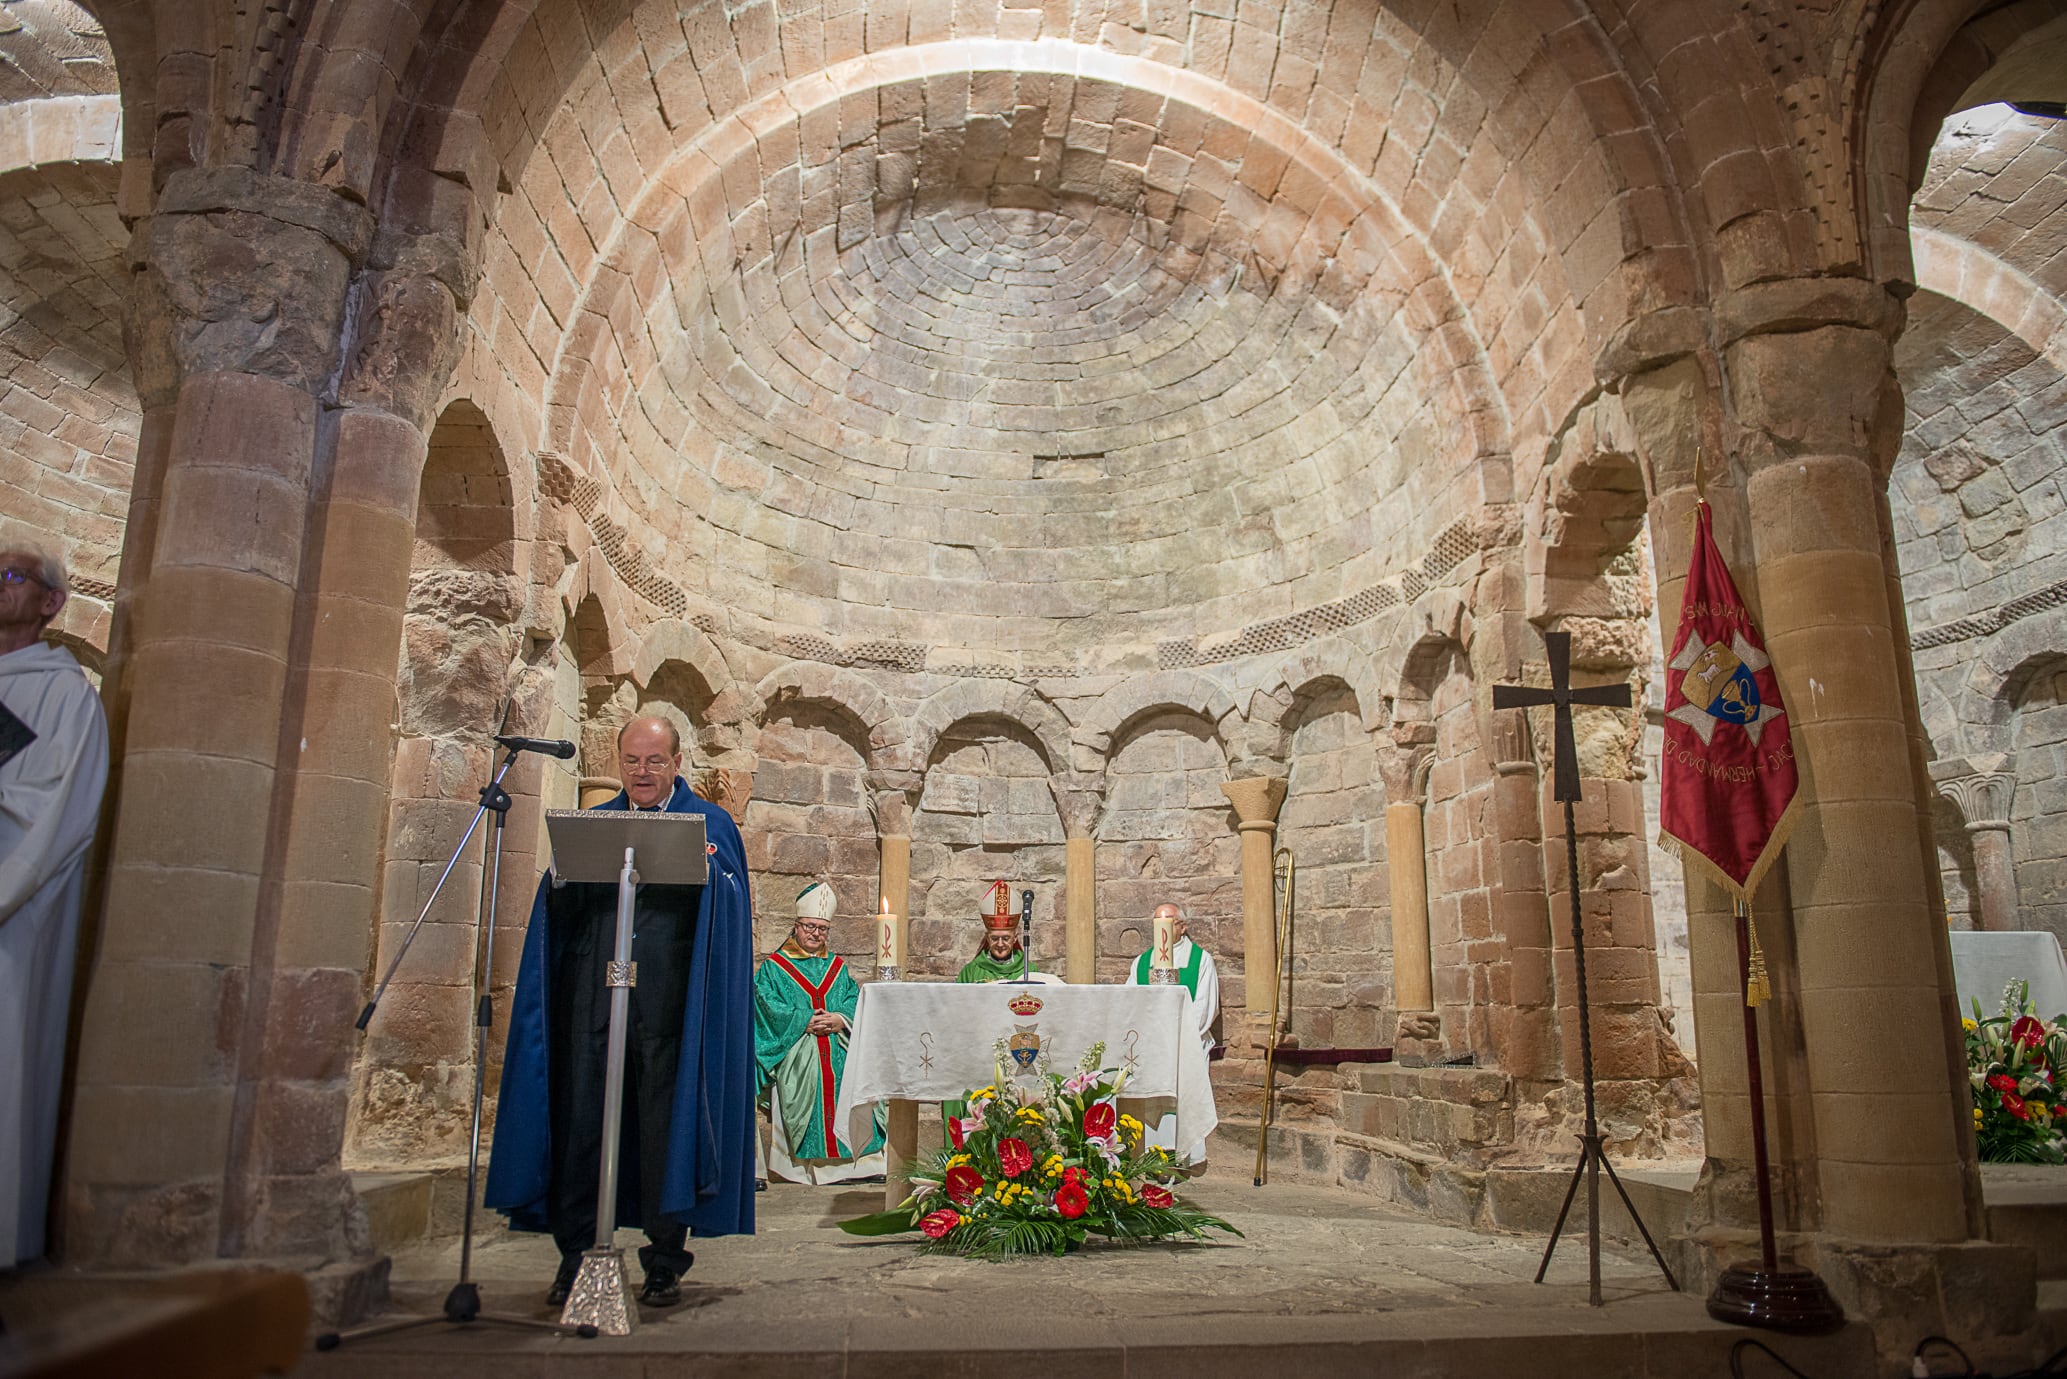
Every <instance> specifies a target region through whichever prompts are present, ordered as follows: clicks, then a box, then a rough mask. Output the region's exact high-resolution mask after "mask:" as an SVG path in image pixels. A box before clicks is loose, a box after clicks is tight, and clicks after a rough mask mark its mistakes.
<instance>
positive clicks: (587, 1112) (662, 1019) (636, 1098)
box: [547, 886, 697, 1274]
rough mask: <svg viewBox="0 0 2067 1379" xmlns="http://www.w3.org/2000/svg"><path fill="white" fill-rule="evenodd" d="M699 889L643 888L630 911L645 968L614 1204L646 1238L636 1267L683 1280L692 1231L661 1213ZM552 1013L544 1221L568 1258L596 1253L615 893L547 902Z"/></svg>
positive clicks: (568, 890) (635, 948) (629, 1046)
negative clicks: (549, 1179) (607, 973)
mask: <svg viewBox="0 0 2067 1379" xmlns="http://www.w3.org/2000/svg"><path fill="white" fill-rule="evenodd" d="M696 897H697V891H696V888H694V887H672V886H648V887H642V888H641V889H640V892H639V896H638V900H637V904H636V907H635V909H634V911H633V935H634V936H633V939H632V958H633V961H635V962H636V963H637V964H638V978H637V985H635V986H634V987H633V988H632V989H631V1000H630V1002H629V1006H630V1009H629V1011H628V1017H629V1018H628V1019H627V1021H626V1028H625V1041H624V1054H625V1058H624V1100H623V1102H622V1105H621V1112H620V1120H619V1124H620V1126H621V1130H620V1137H619V1149H618V1202H619V1204H620V1205H621V1206H622V1207H625V1208H628V1210H623V1211H620V1213H619V1219H622V1218H623V1217H624V1216H627V1215H629V1216H632V1217H634V1218H635V1219H637V1221H638V1223H639V1226H640V1228H641V1229H642V1230H644V1231H645V1233H646V1239H647V1242H648V1243H647V1244H646V1245H645V1246H644V1247H643V1248H641V1249H640V1251H639V1263H640V1264H641V1265H642V1266H643V1267H644V1268H645V1269H646V1270H647V1271H648V1272H651V1271H652V1270H654V1269H667V1270H670V1271H672V1272H674V1273H677V1274H679V1273H682V1272H684V1271H685V1270H687V1269H688V1267H689V1263H690V1254H689V1251H688V1250H687V1249H686V1248H685V1246H686V1245H687V1243H688V1235H689V1228H688V1227H687V1226H686V1225H684V1224H683V1223H682V1222H680V1221H677V1220H675V1219H674V1218H673V1217H671V1216H669V1215H668V1214H667V1213H665V1212H663V1211H662V1210H661V1209H660V1200H661V1182H662V1179H663V1178H664V1177H665V1176H666V1173H667V1149H668V1130H669V1125H670V1122H671V1121H672V1119H673V1115H674V1103H675V1071H676V1067H677V1065H678V1064H679V1062H680V1059H681V1051H682V1004H683V1001H684V1000H685V999H686V997H687V991H688V975H689V955H690V952H691V951H692V942H693V939H694V935H695V924H696V907H695V900H696ZM547 905H548V907H549V910H550V913H551V923H552V945H551V948H552V951H551V953H550V955H549V956H550V959H551V962H552V977H551V979H550V981H549V983H548V990H549V992H550V994H551V1005H552V1009H551V1011H550V1012H549V1018H550V1019H551V1021H552V1028H551V1035H550V1038H551V1044H550V1049H549V1057H550V1059H551V1074H550V1085H551V1088H552V1100H553V1105H552V1108H551V1112H552V1124H553V1159H552V1184H551V1188H550V1195H549V1196H548V1198H547V1217H548V1221H549V1224H550V1225H551V1226H552V1230H553V1241H554V1243H556V1244H557V1245H558V1246H559V1247H560V1253H561V1255H562V1257H563V1258H574V1257H578V1256H579V1255H580V1254H581V1252H582V1251H583V1250H586V1249H590V1248H592V1247H593V1246H594V1245H595V1243H596V1190H597V1186H598V1179H599V1175H600V1173H601V1170H602V1154H603V1083H604V1076H605V1071H606V1064H607V1060H608V1056H609V1041H610V991H609V988H608V987H607V986H606V985H605V969H606V966H607V964H608V963H609V961H610V957H611V954H612V951H613V949H614V947H615V943H616V924H617V891H616V888H615V887H611V886H566V887H562V888H561V889H560V890H559V891H556V892H554V893H552V894H551V896H550V897H549V898H548V901H547Z"/></svg>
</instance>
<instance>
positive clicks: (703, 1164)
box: [484, 776, 754, 1236]
mask: <svg viewBox="0 0 2067 1379" xmlns="http://www.w3.org/2000/svg"><path fill="white" fill-rule="evenodd" d="M630 807H631V802H630V800H629V799H627V798H626V797H625V795H624V794H623V793H622V792H620V793H619V794H618V795H617V796H616V798H614V799H612V800H610V801H609V802H608V803H606V804H602V805H598V806H597V808H599V809H628V808H630ZM667 812H668V813H670V814H701V815H703V818H704V830H705V835H706V838H707V839H708V841H709V843H710V844H711V847H712V851H711V856H710V880H709V881H708V882H707V883H706V884H705V885H704V886H703V888H702V892H703V893H702V897H701V899H700V900H699V901H698V902H697V925H696V939H695V943H694V946H693V949H692V953H691V959H690V961H691V966H690V970H689V996H688V999H687V1000H686V1001H685V1002H684V1003H683V1010H682V1053H681V1062H680V1063H678V1064H677V1065H676V1073H675V1108H674V1118H673V1121H672V1123H671V1125H670V1126H669V1129H668V1163H667V1174H666V1177H665V1178H664V1179H663V1181H662V1186H661V1194H660V1209H661V1210H662V1211H664V1212H666V1213H668V1214H669V1215H670V1216H673V1217H674V1218H675V1219H676V1220H678V1221H681V1222H684V1223H685V1224H687V1225H688V1227H689V1229H690V1231H691V1233H692V1234H695V1235H706V1236H708V1235H751V1234H753V1230H754V1139H753V1137H754V1120H753V1115H754V1030H753V1025H754V994H753V981H754V960H753V905H752V901H751V898H750V895H749V892H748V890H747V873H746V850H745V848H744V847H743V846H742V845H741V844H740V840H739V829H738V828H737V827H736V826H734V824H733V822H732V816H731V815H729V814H727V813H726V812H725V811H724V810H723V809H720V808H719V807H718V806H717V805H714V804H711V803H709V802H708V801H706V800H703V799H701V798H699V797H698V796H697V795H696V794H695V792H694V791H692V790H690V788H689V786H688V783H687V782H685V781H684V780H683V779H682V778H681V777H680V776H677V777H675V793H674V794H673V795H672V796H671V797H669V799H668V802H667ZM552 879H553V878H552V873H551V872H547V873H546V874H545V877H544V878H543V879H542V880H540V882H539V883H538V898H537V899H536V900H535V901H534V902H533V903H532V906H531V924H530V927H529V928H528V929H527V930H526V931H525V934H524V957H523V962H522V964H521V965H520V966H519V967H518V969H517V991H516V996H515V998H514V999H513V1000H512V1001H511V1004H510V1024H509V1044H508V1046H507V1049H506V1050H505V1052H504V1055H503V1062H502V1087H501V1091H500V1092H499V1093H498V1099H497V1101H496V1120H495V1145H494V1149H493V1151H492V1153H491V1156H490V1158H489V1162H488V1187H487V1191H486V1193H485V1194H484V1199H485V1204H486V1205H487V1206H488V1207H489V1208H491V1209H492V1210H495V1211H499V1212H502V1213H504V1214H505V1215H507V1216H508V1217H509V1219H510V1226H511V1228H512V1229H515V1230H520V1231H544V1230H549V1229H551V1227H550V1226H548V1224H547V1222H546V1190H547V1186H548V1181H549V1179H550V1176H551V1173H552V1135H553V1126H552V1124H551V1114H552V1113H551V1106H552V1098H551V1097H550V1095H549V1094H548V1088H547V1086H546V1081H547V1077H548V1070H549V1067H550V1064H549V1063H548V1061H547V1058H546V1041H547V1038H548V1034H547V1031H546V1011H547V1009H548V1006H547V1002H546V981H547V979H548V972H547V967H548V964H547V962H546V953H547V944H546V938H547V934H546V929H547V927H548V925H549V923H550V920H549V919H548V917H547V907H546V892H547V888H548V887H550V886H551V885H552ZM636 1192H637V1184H636V1183H628V1184H624V1185H623V1187H622V1188H621V1190H620V1192H619V1194H618V1203H617V1224H618V1225H620V1226H631V1227H637V1226H638V1225H640V1224H641V1223H640V1220H639V1215H638V1213H637V1212H636V1211H634V1210H629V1209H628V1208H629V1207H630V1206H631V1205H632V1198H633V1197H634V1195H635V1194H636Z"/></svg>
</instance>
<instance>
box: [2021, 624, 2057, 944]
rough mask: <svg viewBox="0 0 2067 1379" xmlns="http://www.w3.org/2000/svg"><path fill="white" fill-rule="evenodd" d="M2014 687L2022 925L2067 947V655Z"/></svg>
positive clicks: (2052, 659)
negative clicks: (2049, 933) (2045, 932)
mask: <svg viewBox="0 0 2067 1379" xmlns="http://www.w3.org/2000/svg"><path fill="white" fill-rule="evenodd" d="M2012 684H2013V685H2014V693H2015V696H2016V697H2015V699H2014V701H2013V702H2014V703H2015V705H2016V713H2015V717H2014V718H2013V720H2012V733H2011V739H2010V740H2011V743H2012V746H2013V749H2014V750H2015V752H2016V762H2017V785H2016V790H2015V793H2014V794H2012V795H2011V797H2010V852H2011V855H2012V856H2013V857H2014V858H2015V859H2016V875H2017V897H2016V898H2017V924H2018V927H2019V928H2023V929H2049V930H2051V931H2052V932H2053V933H2054V934H2055V935H2057V936H2059V938H2060V940H2061V942H2062V943H2063V944H2067V656H2051V657H2047V658H2046V659H2045V660H2043V661H2041V662H2040V663H2038V664H2037V665H2035V666H2033V667H2032V668H2031V669H2030V670H2029V671H2027V672H2026V673H2025V674H2023V675H2021V676H2019V677H2017V678H2016V679H2015V680H2014V681H2013V682H2012Z"/></svg>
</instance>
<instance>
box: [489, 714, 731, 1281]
mask: <svg viewBox="0 0 2067 1379" xmlns="http://www.w3.org/2000/svg"><path fill="white" fill-rule="evenodd" d="M617 751H618V766H619V769H620V771H621V772H622V773H623V776H624V785H625V788H624V791H623V792H622V793H620V794H619V795H617V796H616V797H615V798H614V799H611V800H610V801H608V802H607V803H605V804H603V805H600V806H598V807H599V808H602V809H655V810H660V809H664V810H666V811H667V812H668V813H670V814H690V813H693V814H701V815H702V816H703V819H704V829H705V835H706V838H707V840H708V844H709V850H710V879H709V880H708V881H707V882H706V883H705V884H704V885H701V886H659V885H654V886H641V887H639V890H638V896H637V899H636V901H635V903H634V910H633V939H632V959H633V961H634V962H636V963H637V964H638V974H639V975H638V981H637V983H636V984H635V985H634V986H633V987H632V988H631V1001H630V1012H629V1019H628V1021H627V1025H626V1031H625V1078H624V1101H623V1104H622V1110H621V1115H622V1117H623V1121H622V1124H623V1133H622V1138H621V1141H620V1144H621V1151H620V1157H619V1161H618V1162H619V1172H618V1179H617V1202H616V1203H615V1207H616V1218H615V1219H616V1224H617V1225H618V1226H620V1227H622V1226H637V1227H639V1228H640V1229H642V1230H644V1231H645V1233H646V1238H647V1241H648V1243H647V1244H646V1245H645V1246H644V1247H643V1248H641V1249H640V1251H639V1262H640V1264H641V1265H642V1266H643V1267H644V1269H645V1271H646V1282H645V1287H644V1288H643V1289H641V1291H640V1294H639V1300H640V1301H641V1302H645V1303H648V1304H651V1305H654V1306H662V1307H664V1306H668V1305H670V1304H673V1303H675V1302H679V1301H680V1300H681V1296H682V1292H681V1284H680V1279H681V1276H682V1274H683V1273H684V1272H686V1271H687V1270H688V1268H689V1266H690V1265H691V1264H693V1263H694V1262H695V1256H694V1255H693V1254H691V1253H690V1252H689V1251H688V1250H687V1249H686V1248H685V1246H686V1244H687V1241H688V1235H689V1232H690V1231H692V1230H693V1231H694V1232H695V1233H696V1234H697V1235H700V1236H712V1235H750V1234H752V1232H753V1229H754V1194H753V1187H754V1137H755V1130H754V1119H753V1115H754V1110H753V1107H754V1041H753V913H752V905H751V900H750V897H749V892H748V889H747V872H746V854H745V851H744V849H743V848H742V846H741V844H740V839H739V830H738V828H736V827H735V826H734V825H733V823H732V819H731V817H730V816H729V815H727V814H726V813H725V811H724V810H723V809H720V808H719V807H718V806H716V805H714V804H711V803H709V802H708V801H706V800H703V799H701V798H699V797H698V796H697V795H696V794H695V792H694V791H692V790H690V788H689V786H688V784H687V783H686V782H685V781H684V780H683V779H682V778H681V776H680V774H679V772H680V770H681V766H682V742H681V736H680V734H679V733H678V732H677V731H676V730H675V727H674V725H673V724H671V723H669V722H668V721H667V720H666V719H662V718H638V719H634V720H633V721H632V722H630V723H627V724H626V725H625V726H624V729H623V731H621V732H620V733H619V734H618V737H617ZM616 929H617V887H616V886H615V885H596V884H576V883H568V884H556V883H555V882H554V879H553V874H552V873H551V872H550V871H548V872H547V873H546V875H545V877H544V879H543V880H541V881H540V882H539V886H538V898H537V900H536V901H535V902H534V903H533V905H532V907H531V923H530V927H529V929H528V930H527V931H526V933H525V935H524V956H523V961H522V964H521V965H520V966H519V968H518V970H517V991H516V997H515V999H514V1000H513V1001H512V1003H511V1008H510V1026H509V1045H508V1048H507V1051H506V1053H505V1054H504V1057H503V1065H502V1088H501V1092H500V1094H499V1098H498V1100H497V1103H496V1107H497V1116H496V1125H495V1145H494V1150H493V1153H492V1155H491V1157H490V1160H489V1168H488V1187H487V1192H486V1194H485V1198H486V1202H487V1205H488V1206H489V1207H491V1208H493V1209H494V1210H496V1211H500V1212H503V1213H505V1214H506V1215H507V1216H508V1217H509V1219H510V1225H511V1227H512V1228H514V1229H516V1230H528V1231H551V1232H552V1235H553V1239H554V1242H555V1243H557V1244H558V1245H559V1247H560V1271H559V1274H558V1276H557V1277H556V1278H555V1280H554V1282H553V1289H552V1292H551V1293H549V1294H548V1295H547V1297H548V1300H549V1301H550V1302H552V1303H554V1304H555V1305H558V1304H560V1303H563V1302H565V1301H566V1298H567V1292H568V1290H569V1289H570V1288H571V1287H572V1285H573V1282H574V1277H575V1274H576V1273H577V1272H579V1270H580V1267H581V1255H582V1251H584V1250H586V1249H589V1248H591V1247H593V1246H594V1244H595V1243H596V1184H597V1179H598V1177H599V1174H600V1171H601V1168H602V1130H603V1078H604V1062H605V1059H606V1057H607V1055H608V1045H609V1027H610V997H609V989H608V987H607V986H606V984H605V981H604V966H605V964H606V963H607V962H608V961H609V959H610V958H611V957H612V955H613V954H612V949H613V947H614V944H615V941H616Z"/></svg>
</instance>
